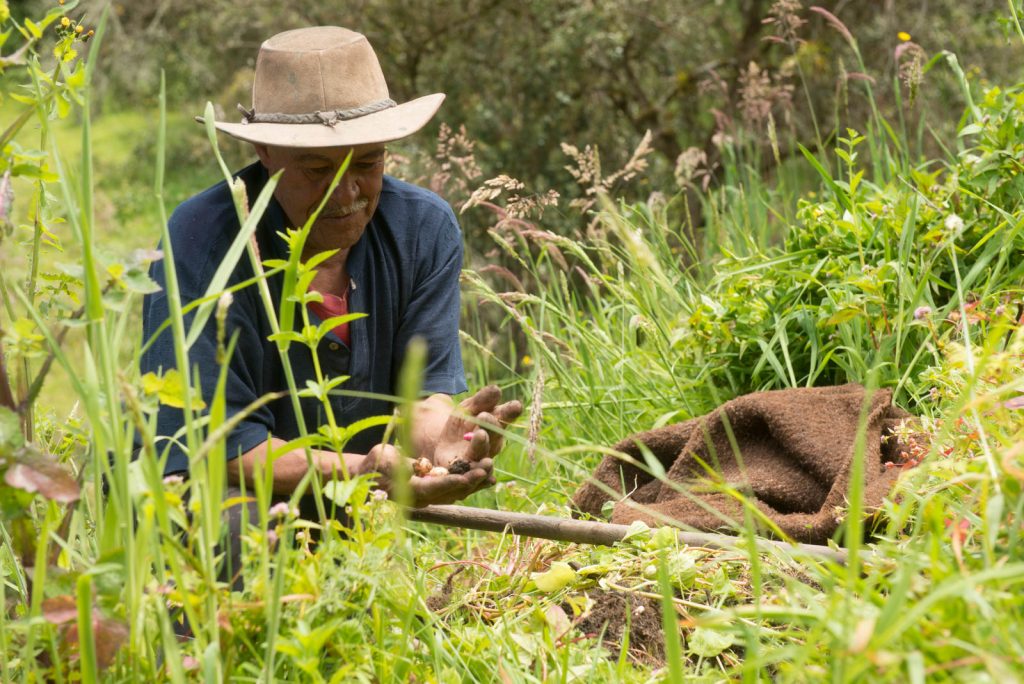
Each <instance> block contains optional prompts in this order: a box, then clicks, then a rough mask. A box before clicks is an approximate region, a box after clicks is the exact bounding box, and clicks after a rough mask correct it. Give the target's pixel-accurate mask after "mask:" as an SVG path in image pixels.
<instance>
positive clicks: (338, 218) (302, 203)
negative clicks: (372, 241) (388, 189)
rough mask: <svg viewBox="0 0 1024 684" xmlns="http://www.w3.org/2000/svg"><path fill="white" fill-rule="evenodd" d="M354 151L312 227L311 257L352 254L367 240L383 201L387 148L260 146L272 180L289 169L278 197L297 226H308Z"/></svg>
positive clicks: (286, 213) (376, 146)
mask: <svg viewBox="0 0 1024 684" xmlns="http://www.w3.org/2000/svg"><path fill="white" fill-rule="evenodd" d="M349 151H351V152H352V160H351V161H350V162H349V165H348V169H346V171H345V175H343V176H342V177H341V181H340V182H339V183H338V187H337V188H335V189H334V192H333V193H332V194H331V196H330V198H329V199H328V200H327V204H325V205H324V208H323V211H321V212H320V216H318V217H317V220H316V223H314V224H313V228H312V230H311V231H310V234H309V238H308V239H307V241H306V251H307V252H310V253H315V252H321V251H325V250H328V249H348V248H350V247H351V246H352V245H354V244H355V243H356V242H357V241H358V240H359V238H360V237H361V236H362V234H363V231H364V230H366V226H367V224H368V223H369V222H370V218H371V217H372V216H373V212H374V211H376V210H377V203H378V201H379V200H380V191H381V185H382V183H383V180H384V145H383V144H380V143H378V144H372V145H359V146H357V147H315V148H293V147H270V146H267V145H256V153H257V154H258V155H259V157H260V161H261V162H263V165H264V166H265V167H267V171H269V172H270V175H274V174H275V173H277V172H278V171H279V170H281V169H284V173H283V174H282V175H281V179H280V181H279V182H278V184H277V188H276V189H275V190H274V197H275V198H276V199H277V201H278V203H279V204H280V205H281V208H282V209H284V213H285V215H286V216H287V217H288V221H289V222H290V223H291V225H292V226H302V225H305V223H306V220H307V219H308V218H309V217H310V216H311V215H312V214H313V212H314V211H316V208H317V207H318V206H319V205H320V200H322V199H323V197H324V195H325V194H326V192H327V190H328V188H329V187H330V185H331V181H332V180H334V175H335V174H336V173H337V172H338V167H339V166H340V165H341V164H342V162H344V161H345V158H346V157H347V156H348V153H349Z"/></svg>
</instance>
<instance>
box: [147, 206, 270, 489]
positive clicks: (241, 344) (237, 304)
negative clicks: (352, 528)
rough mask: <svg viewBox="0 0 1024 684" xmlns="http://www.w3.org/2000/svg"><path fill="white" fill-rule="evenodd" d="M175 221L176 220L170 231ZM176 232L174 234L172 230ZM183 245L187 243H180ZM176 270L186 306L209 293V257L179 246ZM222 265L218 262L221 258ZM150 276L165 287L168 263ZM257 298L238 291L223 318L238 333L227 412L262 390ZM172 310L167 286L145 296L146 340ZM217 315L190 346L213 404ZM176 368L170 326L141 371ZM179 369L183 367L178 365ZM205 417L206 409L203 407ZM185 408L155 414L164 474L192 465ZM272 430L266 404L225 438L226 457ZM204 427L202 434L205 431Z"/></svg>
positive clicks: (195, 374)
mask: <svg viewBox="0 0 1024 684" xmlns="http://www.w3.org/2000/svg"><path fill="white" fill-rule="evenodd" d="M173 223H174V219H173V218H172V229H173V228H174V226H173ZM172 234H173V233H172ZM181 247H182V248H184V247H186V245H181ZM175 255H176V264H175V266H176V273H177V275H178V280H179V286H180V288H181V298H182V305H183V306H184V305H186V304H187V303H188V302H190V301H192V300H193V299H196V298H198V297H200V296H202V294H203V293H204V292H205V289H206V283H208V281H209V278H208V277H206V276H205V275H204V268H203V266H202V265H203V264H204V263H209V259H208V258H206V257H208V256H209V253H207V254H206V255H200V254H190V253H188V250H187V249H181V251H179V250H178V248H177V246H176V249H175ZM217 263H219V262H217ZM150 275H151V277H152V278H153V279H154V280H155V281H156V282H157V283H158V284H160V285H161V287H165V285H166V283H165V278H164V264H163V262H157V263H155V264H153V266H152V267H151V269H150ZM258 306H259V302H258V300H257V298H256V297H254V296H252V294H251V293H249V292H248V291H246V290H243V291H240V292H237V293H235V296H234V301H233V303H232V305H231V307H230V308H229V309H228V315H227V317H226V320H225V331H226V335H225V343H227V342H228V341H230V339H231V337H232V336H233V335H236V334H237V336H238V339H237V342H236V344H235V350H234V354H233V355H232V357H231V358H230V360H229V361H228V364H227V369H226V388H225V389H226V391H225V399H226V404H225V408H226V415H227V416H228V417H230V416H233V415H235V414H237V413H239V412H241V411H243V410H244V409H245V408H246V407H247V406H249V405H250V404H251V403H252V402H253V401H255V400H256V399H257V398H259V397H260V396H261V395H262V394H263V392H264V388H263V384H264V380H263V377H264V375H263V373H264V370H263V369H264V358H263V357H264V350H265V346H264V342H263V340H262V339H261V336H260V333H259V330H258V329H257V324H256V321H258V320H260V319H259V315H258V314H259V311H258V308H257V307H258ZM169 315H170V310H169V306H168V301H167V294H166V288H165V289H164V290H163V291H161V292H157V293H155V294H153V295H149V296H147V297H146V298H145V299H144V300H143V343H146V342H147V341H148V340H150V338H151V337H152V336H153V334H154V333H155V332H156V331H157V330H158V329H159V328H160V326H161V325H163V323H164V322H165V321H167V320H168V318H169ZM193 316H194V314H193V313H191V312H190V313H189V314H188V315H186V317H185V330H186V332H187V331H188V329H189V328H190V327H191V325H192V319H193ZM214 318H215V317H214V316H212V315H211V316H210V318H209V321H208V322H207V324H206V326H205V327H204V329H203V332H202V334H201V335H199V337H198V339H197V340H196V342H195V344H194V345H193V346H192V348H191V349H190V350H189V354H188V362H189V368H188V370H187V372H188V373H189V376H190V377H191V378H198V380H199V383H200V385H201V392H202V398H203V401H204V402H205V404H206V406H207V407H209V405H210V404H211V402H212V400H213V393H214V390H215V389H216V385H217V380H218V378H219V376H220V373H221V367H220V365H219V364H218V363H217V327H216V322H215V320H214ZM172 368H177V357H176V355H175V351H174V338H173V333H172V332H171V329H170V326H167V327H166V328H165V329H164V330H163V331H162V332H161V333H160V335H159V336H158V337H157V338H156V339H155V340H154V341H153V344H152V345H151V346H150V347H149V349H148V350H147V351H146V352H145V353H144V354H143V355H142V359H141V362H140V370H141V372H142V373H143V374H145V373H149V372H152V373H156V374H158V375H160V374H163V373H165V372H166V371H167V370H169V369H172ZM179 370H180V369H179ZM202 413H203V414H204V415H205V413H206V411H205V410H204V411H202ZM184 426H185V419H184V411H183V410H182V409H180V408H175V407H171V406H167V405H165V404H161V405H160V407H159V411H158V414H157V429H156V434H157V443H156V444H157V453H158V454H159V455H161V456H163V455H164V454H165V453H166V458H167V460H166V463H165V466H164V473H165V474H168V475H169V474H172V473H181V472H186V471H188V469H189V457H188V453H187V449H186V448H185V447H186V437H185V434H184ZM273 429H274V417H273V414H272V412H271V411H270V409H269V408H267V406H263V407H261V408H260V409H257V410H256V411H254V412H253V413H251V414H250V415H248V416H247V417H246V418H245V419H244V420H242V422H241V423H240V424H239V425H238V427H236V428H235V429H234V430H233V431H232V433H231V434H230V435H229V436H228V438H227V440H226V453H227V458H228V459H229V460H230V459H233V458H236V457H237V456H239V455H240V454H242V453H245V452H246V451H249V450H250V449H252V448H254V447H256V446H258V445H259V444H261V443H263V442H265V441H267V438H268V437H269V435H270V434H271V433H272V431H273ZM205 432H206V431H205V430H203V431H202V434H205Z"/></svg>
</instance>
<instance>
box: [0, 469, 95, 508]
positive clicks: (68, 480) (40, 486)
mask: <svg viewBox="0 0 1024 684" xmlns="http://www.w3.org/2000/svg"><path fill="white" fill-rule="evenodd" d="M4 482H6V483H7V484H8V485H9V486H11V487H14V488H15V489H23V490H25V491H26V492H39V494H41V495H42V496H43V497H45V498H47V499H50V500H51V501H56V502H58V503H72V502H74V501H78V497H79V490H78V483H77V482H75V478H73V477H72V476H71V474H70V473H69V472H68V471H66V470H64V468H62V467H61V466H60V465H58V464H57V463H52V462H49V461H43V460H33V461H28V462H24V463H15V464H14V465H12V466H11V467H10V468H8V469H7V472H6V473H5V474H4Z"/></svg>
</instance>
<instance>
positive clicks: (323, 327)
mask: <svg viewBox="0 0 1024 684" xmlns="http://www.w3.org/2000/svg"><path fill="white" fill-rule="evenodd" d="M360 318H366V314H364V313H350V314H345V315H344V316H331V317H330V318H328V319H327V320H325V321H323V322H322V323H321V324H320V327H319V328H318V329H317V335H316V341H317V342H319V341H320V340H322V339H323V338H324V336H325V335H327V333H329V332H330V331H332V330H334V329H335V328H337V327H338V326H339V325H344V324H346V323H351V322H352V321H356V320H359V319H360Z"/></svg>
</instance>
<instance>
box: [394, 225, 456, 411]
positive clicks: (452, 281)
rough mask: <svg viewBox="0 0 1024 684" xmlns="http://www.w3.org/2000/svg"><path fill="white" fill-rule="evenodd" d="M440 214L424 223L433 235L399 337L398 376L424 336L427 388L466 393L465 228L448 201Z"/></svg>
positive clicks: (423, 230)
mask: <svg viewBox="0 0 1024 684" xmlns="http://www.w3.org/2000/svg"><path fill="white" fill-rule="evenodd" d="M435 216H436V218H435V219H434V221H433V223H434V225H432V226H431V225H424V226H422V227H421V234H423V235H426V236H430V237H431V238H432V240H431V241H430V242H429V243H427V244H424V245H422V247H423V248H424V249H423V252H421V254H420V259H419V263H418V264H417V265H416V266H415V272H416V274H417V278H416V282H415V283H414V285H413V289H412V293H411V296H410V298H409V300H408V303H407V305H406V307H405V310H404V312H403V315H402V319H401V322H400V324H399V327H398V334H397V336H396V344H395V347H394V349H395V354H396V357H395V358H394V359H393V360H392V367H393V368H394V375H393V377H395V378H398V377H399V375H398V373H399V371H400V369H401V362H402V360H403V359H404V357H405V352H406V349H407V347H408V345H409V343H410V342H411V341H412V339H413V338H414V337H420V338H422V339H424V340H425V341H426V343H427V365H426V368H425V370H424V374H423V391H424V392H427V393H442V394H461V393H462V392H465V391H466V389H467V387H466V377H465V370H464V369H463V365H462V350H461V348H460V345H459V315H460V296H459V276H460V274H461V272H462V258H463V247H462V233H461V231H460V230H459V225H458V223H457V221H456V220H455V216H454V214H453V213H452V211H451V208H450V207H448V206H447V205H445V207H444V210H443V211H437V212H436V215H435Z"/></svg>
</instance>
